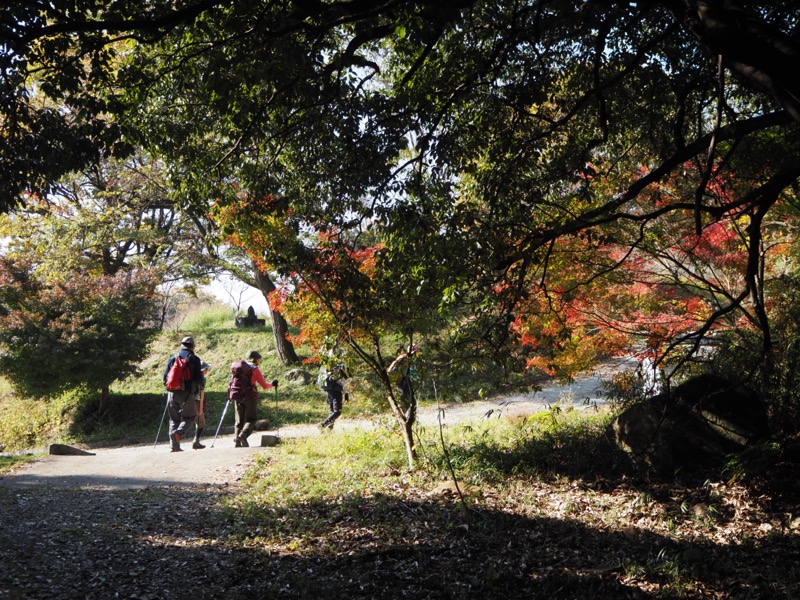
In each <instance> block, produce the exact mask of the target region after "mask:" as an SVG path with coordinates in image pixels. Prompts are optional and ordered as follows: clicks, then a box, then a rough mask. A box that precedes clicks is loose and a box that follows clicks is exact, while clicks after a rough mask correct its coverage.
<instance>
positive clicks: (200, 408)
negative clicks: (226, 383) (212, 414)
mask: <svg viewBox="0 0 800 600" xmlns="http://www.w3.org/2000/svg"><path fill="white" fill-rule="evenodd" d="M210 368H211V365H210V364H208V363H207V362H205V361H203V362H201V363H200V372H201V373H202V374H203V382H202V383H201V384H200V389H199V390H197V394H195V401H196V402H197V421H195V430H194V441H193V442H192V449H193V450H202V449H203V448H205V445H204V444H201V443H200V436H201V435H203V429H205V427H206V412H208V404H207V403H206V376H207V375H208V370H209V369H210Z"/></svg>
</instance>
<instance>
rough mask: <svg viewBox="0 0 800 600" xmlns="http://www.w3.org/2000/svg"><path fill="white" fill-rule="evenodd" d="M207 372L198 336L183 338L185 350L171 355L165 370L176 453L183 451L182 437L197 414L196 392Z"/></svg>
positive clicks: (171, 431) (168, 408)
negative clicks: (196, 343)
mask: <svg viewBox="0 0 800 600" xmlns="http://www.w3.org/2000/svg"><path fill="white" fill-rule="evenodd" d="M202 381H203V373H202V370H201V367H200V359H199V358H198V357H197V355H196V354H195V353H194V338H191V337H185V338H183V339H182V340H181V349H180V350H179V351H178V353H177V354H174V355H173V356H170V357H169V360H168V361H167V368H166V369H164V386H165V387H166V388H167V391H168V392H169V402H168V404H167V410H168V412H169V439H170V442H171V443H172V452H181V438H183V436H185V435H186V432H187V431H188V429H189V428H190V427H191V426H192V423H193V422H194V419H195V415H196V414H197V402H196V400H195V394H196V393H197V390H198V389H200V386H201V385H202Z"/></svg>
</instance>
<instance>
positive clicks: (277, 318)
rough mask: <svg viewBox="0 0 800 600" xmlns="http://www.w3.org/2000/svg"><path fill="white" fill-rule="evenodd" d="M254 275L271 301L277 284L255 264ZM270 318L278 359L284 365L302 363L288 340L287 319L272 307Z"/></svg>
mask: <svg viewBox="0 0 800 600" xmlns="http://www.w3.org/2000/svg"><path fill="white" fill-rule="evenodd" d="M253 274H254V275H255V278H256V284H257V285H258V289H259V290H261V293H262V294H263V295H264V298H265V299H266V300H267V301H269V294H270V293H271V292H274V291H275V284H274V283H272V280H271V279H270V278H269V275H267V274H266V273H263V272H261V270H260V269H259V268H258V266H257V265H256V264H255V263H253ZM269 314H270V317H271V318H272V334H273V336H274V337H275V351H276V352H277V353H278V358H280V360H281V362H282V363H283V364H284V365H293V364H297V363H298V362H300V360H299V359H298V358H297V353H296V352H295V351H294V346H293V345H292V343H291V342H290V341H289V340H288V339H286V334H287V332H288V331H289V325H288V323H286V319H284V318H283V315H282V314H281V313H280V312H278V311H277V310H275V309H273V308H272V307H270V309H269Z"/></svg>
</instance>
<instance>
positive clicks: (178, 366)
mask: <svg viewBox="0 0 800 600" xmlns="http://www.w3.org/2000/svg"><path fill="white" fill-rule="evenodd" d="M191 379H192V372H191V371H190V370H189V363H188V362H186V359H185V358H181V357H180V356H177V355H176V356H175V361H174V362H173V363H172V366H171V367H170V368H169V373H167V383H166V385H167V391H168V392H182V391H185V390H186V389H188V385H187V384H188V382H189V381H190V380H191Z"/></svg>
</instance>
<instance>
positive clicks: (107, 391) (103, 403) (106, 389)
mask: <svg viewBox="0 0 800 600" xmlns="http://www.w3.org/2000/svg"><path fill="white" fill-rule="evenodd" d="M110 395H111V388H110V386H108V385H104V386H103V387H102V388H101V389H100V406H99V408H98V409H97V414H98V415H103V414H104V413H105V412H106V409H107V408H108V398H109V396H110Z"/></svg>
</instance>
